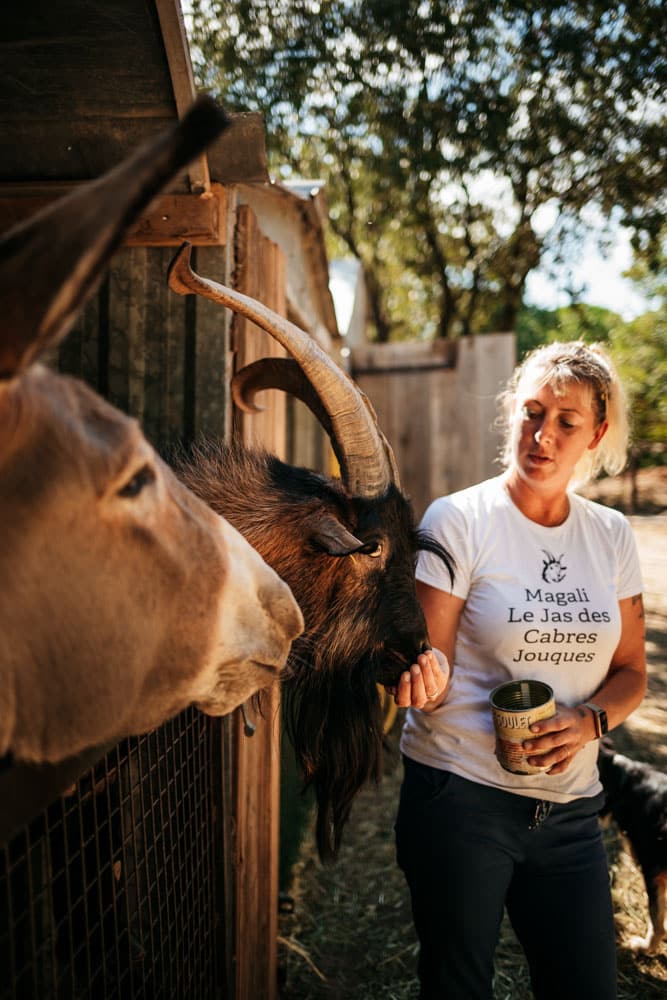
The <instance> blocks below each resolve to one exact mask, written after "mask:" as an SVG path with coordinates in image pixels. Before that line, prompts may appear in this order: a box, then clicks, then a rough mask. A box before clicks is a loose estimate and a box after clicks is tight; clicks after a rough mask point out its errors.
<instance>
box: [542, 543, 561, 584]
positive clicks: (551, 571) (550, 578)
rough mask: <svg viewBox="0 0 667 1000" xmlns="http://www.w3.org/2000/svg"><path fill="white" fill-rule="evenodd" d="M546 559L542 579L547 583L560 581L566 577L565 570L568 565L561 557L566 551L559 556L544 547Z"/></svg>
mask: <svg viewBox="0 0 667 1000" xmlns="http://www.w3.org/2000/svg"><path fill="white" fill-rule="evenodd" d="M542 551H543V552H544V554H545V556H546V559H545V560H544V561H543V563H542V579H543V580H544V582H545V583H560V582H561V580H564V579H565V571H566V570H567V566H563V564H562V563H561V559H562V558H563V555H564V553H561V554H560V555H559V556H554V555H552V553H551V552H548V551H547V550H546V549H542Z"/></svg>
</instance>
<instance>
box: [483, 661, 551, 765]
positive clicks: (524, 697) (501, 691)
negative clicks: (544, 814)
mask: <svg viewBox="0 0 667 1000" xmlns="http://www.w3.org/2000/svg"><path fill="white" fill-rule="evenodd" d="M490 702H491V712H492V715H493V725H494V729H495V731H496V757H497V759H498V763H499V764H500V765H501V766H502V767H504V768H505V770H506V771H511V772H512V774H540V773H541V772H542V771H544V767H535V766H534V765H533V764H529V763H528V761H527V759H526V757H527V756H530V757H534V756H535V753H534V752H533V753H531V754H528V755H527V754H526V751H525V750H524V749H523V747H522V743H523V741H524V740H529V739H532V738H533V737H534V735H535V734H534V733H531V731H530V727H531V726H532V725H533V724H534V723H536V722H539V721H540V720H541V719H549V718H551V716H552V715H554V714H555V712H556V702H555V699H554V693H553V690H552V689H551V688H550V687H549V685H548V684H544V683H543V682H542V681H536V680H520V681H506V682H505V683H504V684H499V685H498V687H496V688H494V689H493V691H492V692H491V695H490Z"/></svg>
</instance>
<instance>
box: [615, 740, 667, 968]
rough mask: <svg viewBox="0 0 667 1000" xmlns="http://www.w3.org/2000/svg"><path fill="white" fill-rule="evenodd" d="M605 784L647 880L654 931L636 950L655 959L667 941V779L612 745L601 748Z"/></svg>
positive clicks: (650, 929) (632, 944)
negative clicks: (619, 751) (616, 749)
mask: <svg viewBox="0 0 667 1000" xmlns="http://www.w3.org/2000/svg"><path fill="white" fill-rule="evenodd" d="M598 767H599V771H600V780H601V781H602V785H603V787H604V790H605V795H606V803H605V808H604V811H603V812H602V813H601V817H602V818H603V819H604V818H605V816H608V815H611V816H612V817H613V818H614V820H615V821H616V824H617V826H618V828H619V830H620V831H621V834H622V836H623V838H624V840H625V842H626V844H627V846H628V847H629V853H630V855H631V856H632V858H633V859H634V861H635V863H636V864H637V866H638V867H639V869H640V871H641V873H642V876H643V878H644V884H645V886H646V892H647V895H648V904H649V926H648V929H647V932H646V935H645V936H644V937H643V938H642V937H640V936H635V937H633V938H632V939H631V941H630V947H631V948H632V949H633V951H645V952H647V953H648V954H655V953H656V952H657V951H658V949H659V948H660V945H661V943H662V942H663V941H664V940H665V938H666V937H667V924H666V920H667V774H665V773H664V772H663V771H659V770H658V769H657V768H656V767H653V766H652V765H651V764H647V763H644V762H642V761H637V760H632V759H631V758H630V757H626V756H625V755H624V754H620V753H617V752H616V751H615V750H614V747H613V745H612V743H611V741H610V740H603V741H602V743H601V744H600V755H599V758H598Z"/></svg>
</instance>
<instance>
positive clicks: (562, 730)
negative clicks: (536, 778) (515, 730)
mask: <svg viewBox="0 0 667 1000" xmlns="http://www.w3.org/2000/svg"><path fill="white" fill-rule="evenodd" d="M531 732H534V733H535V739H531V740H524V742H523V749H524V750H525V751H526V753H527V754H531V756H528V757H527V760H528V763H529V764H532V765H533V766H534V767H541V768H544V769H545V770H546V772H547V774H562V773H563V772H564V771H567V769H568V767H569V766H570V764H571V763H572V760H573V758H574V757H575V756H576V755H577V754H578V753H579V751H580V750H581V748H582V746H583V745H584V742H585V741H583V740H582V738H581V733H580V726H579V720H578V717H577V716H576V713H573V712H571V711H570V710H567V709H565V710H562V711H560V712H558V713H556V715H554V716H552V718H550V719H544V720H543V721H541V722H539V723H537V724H536V725H534V726H531Z"/></svg>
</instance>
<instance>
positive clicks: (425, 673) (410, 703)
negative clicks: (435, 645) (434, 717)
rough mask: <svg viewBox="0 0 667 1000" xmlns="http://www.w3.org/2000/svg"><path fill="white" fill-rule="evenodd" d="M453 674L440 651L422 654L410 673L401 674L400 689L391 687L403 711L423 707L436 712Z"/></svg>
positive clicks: (425, 710) (426, 710) (389, 689)
mask: <svg viewBox="0 0 667 1000" xmlns="http://www.w3.org/2000/svg"><path fill="white" fill-rule="evenodd" d="M450 674H451V671H450V669H449V664H448V662H447V658H446V657H445V655H444V654H443V653H441V652H440V650H433V649H429V650H427V651H426V652H425V653H420V654H419V656H418V657H417V662H416V663H413V664H412V666H411V667H410V670H409V671H408V670H406V671H405V673H403V674H401V677H400V680H399V682H398V686H397V687H392V688H388V689H387V690H388V691H390V692H391V694H393V696H394V701H395V702H396V704H397V705H398V707H399V708H410V707H412V708H421V709H422V710H423V711H424V712H432V711H433V709H435V708H438V707H439V706H440V705H442V703H443V701H444V700H445V694H446V692H447V687H448V685H449V678H450Z"/></svg>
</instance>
